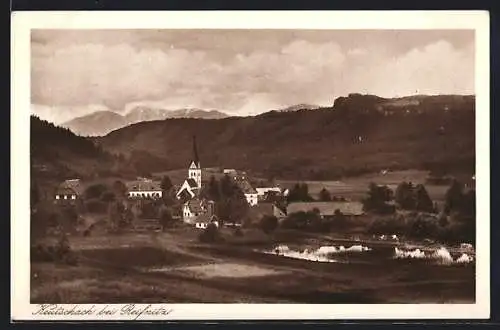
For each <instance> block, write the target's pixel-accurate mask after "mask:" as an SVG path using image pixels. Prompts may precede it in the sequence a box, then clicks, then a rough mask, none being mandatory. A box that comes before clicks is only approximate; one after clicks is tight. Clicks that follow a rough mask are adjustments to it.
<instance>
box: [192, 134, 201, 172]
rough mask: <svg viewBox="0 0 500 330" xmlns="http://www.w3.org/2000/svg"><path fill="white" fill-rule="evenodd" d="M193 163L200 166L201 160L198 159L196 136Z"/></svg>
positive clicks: (194, 137) (194, 138)
mask: <svg viewBox="0 0 500 330" xmlns="http://www.w3.org/2000/svg"><path fill="white" fill-rule="evenodd" d="M193 162H194V163H195V165H196V166H198V167H199V166H200V159H199V158H198V149H197V148H196V135H193Z"/></svg>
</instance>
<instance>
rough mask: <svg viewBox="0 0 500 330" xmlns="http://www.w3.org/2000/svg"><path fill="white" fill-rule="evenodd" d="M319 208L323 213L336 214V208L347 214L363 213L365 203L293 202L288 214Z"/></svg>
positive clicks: (327, 214) (289, 206)
mask: <svg viewBox="0 0 500 330" xmlns="http://www.w3.org/2000/svg"><path fill="white" fill-rule="evenodd" d="M313 209H318V210H319V212H320V214H321V215H326V216H330V215H334V214H335V210H339V211H340V212H342V213H343V214H345V215H361V214H363V204H361V203H360V202H297V203H291V204H289V205H288V207H287V214H291V213H295V212H301V211H303V212H307V211H312V210H313Z"/></svg>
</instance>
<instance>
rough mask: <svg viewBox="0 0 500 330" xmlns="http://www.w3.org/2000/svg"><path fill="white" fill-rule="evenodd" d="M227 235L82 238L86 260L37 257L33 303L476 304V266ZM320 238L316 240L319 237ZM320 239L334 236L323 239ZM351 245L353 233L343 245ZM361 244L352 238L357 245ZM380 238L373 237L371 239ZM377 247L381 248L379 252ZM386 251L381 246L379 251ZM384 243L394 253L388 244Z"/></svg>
mask: <svg viewBox="0 0 500 330" xmlns="http://www.w3.org/2000/svg"><path fill="white" fill-rule="evenodd" d="M229 235H230V234H229V232H227V233H225V237H226V238H227V239H226V241H225V242H222V243H218V244H213V245H205V244H200V243H198V242H197V239H196V238H197V231H195V230H193V229H189V228H181V229H176V230H172V231H171V232H166V233H156V234H136V233H129V234H124V235H121V236H102V237H97V236H96V237H75V238H72V239H71V240H70V241H71V245H72V248H73V249H74V250H75V253H76V254H77V255H78V256H79V260H80V261H79V264H78V265H77V266H68V265H61V264H53V263H43V262H33V263H32V268H31V281H32V282H31V285H32V287H31V301H32V302H33V303H42V302H43V303H90V302H92V303H127V302H135V303H139V302H144V303H146V302H148V303H155V302H156V303H160V302H162V303H164V302H169V303H186V302H192V303H195V302H219V303H238V302H244V303H424V302H427V303H431V302H435V303H447V302H473V301H474V287H475V285H474V283H475V282H474V278H475V266H474V265H473V264H468V265H448V266H442V265H435V264H431V263H427V262H424V261H422V260H395V259H391V258H383V257H381V255H383V254H384V253H385V254H387V253H388V251H391V249H393V247H391V246H389V245H387V246H385V248H384V247H383V245H381V248H380V249H378V248H377V249H376V250H374V252H373V253H372V254H366V255H365V256H364V257H357V258H354V259H352V262H335V263H321V262H312V261H307V260H297V259H291V258H285V257H281V256H277V255H270V254H264V253H260V252H258V251H256V249H263V248H269V247H271V246H274V245H276V244H277V243H280V244H282V243H285V244H290V245H293V244H304V243H305V242H310V241H311V239H313V238H314V237H313V236H312V235H310V234H309V235H307V234H301V233H292V232H288V233H287V232H282V233H281V232H277V233H276V234H275V235H274V236H273V237H268V236H265V235H263V234H260V233H258V232H252V230H246V231H245V236H243V237H241V238H240V237H232V236H229ZM313 240H314V239H313ZM316 241H317V243H318V244H321V243H323V244H332V243H331V242H330V243H328V242H326V241H324V240H323V239H322V238H320V237H317V238H316ZM342 244H343V245H344V246H349V243H348V242H347V241H346V242H344V243H342ZM351 244H352V243H351ZM372 246H374V245H372ZM375 251H378V252H376V253H375ZM380 251H381V252H380ZM384 251H385V252H384Z"/></svg>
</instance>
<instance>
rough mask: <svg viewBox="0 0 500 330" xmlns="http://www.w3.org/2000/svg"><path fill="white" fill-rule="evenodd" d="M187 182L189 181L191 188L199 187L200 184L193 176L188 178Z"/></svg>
mask: <svg viewBox="0 0 500 330" xmlns="http://www.w3.org/2000/svg"><path fill="white" fill-rule="evenodd" d="M186 182H187V183H188V185H189V186H190V187H191V188H196V187H198V184H197V183H196V181H195V180H194V179H193V178H189V179H186Z"/></svg>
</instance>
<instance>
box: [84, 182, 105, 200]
mask: <svg viewBox="0 0 500 330" xmlns="http://www.w3.org/2000/svg"><path fill="white" fill-rule="evenodd" d="M106 190H108V188H107V187H106V186H105V185H103V184H95V185H92V186H89V187H88V188H87V189H86V190H85V197H86V198H87V199H92V198H99V197H101V195H102V194H103V193H104V192H105V191H106Z"/></svg>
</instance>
